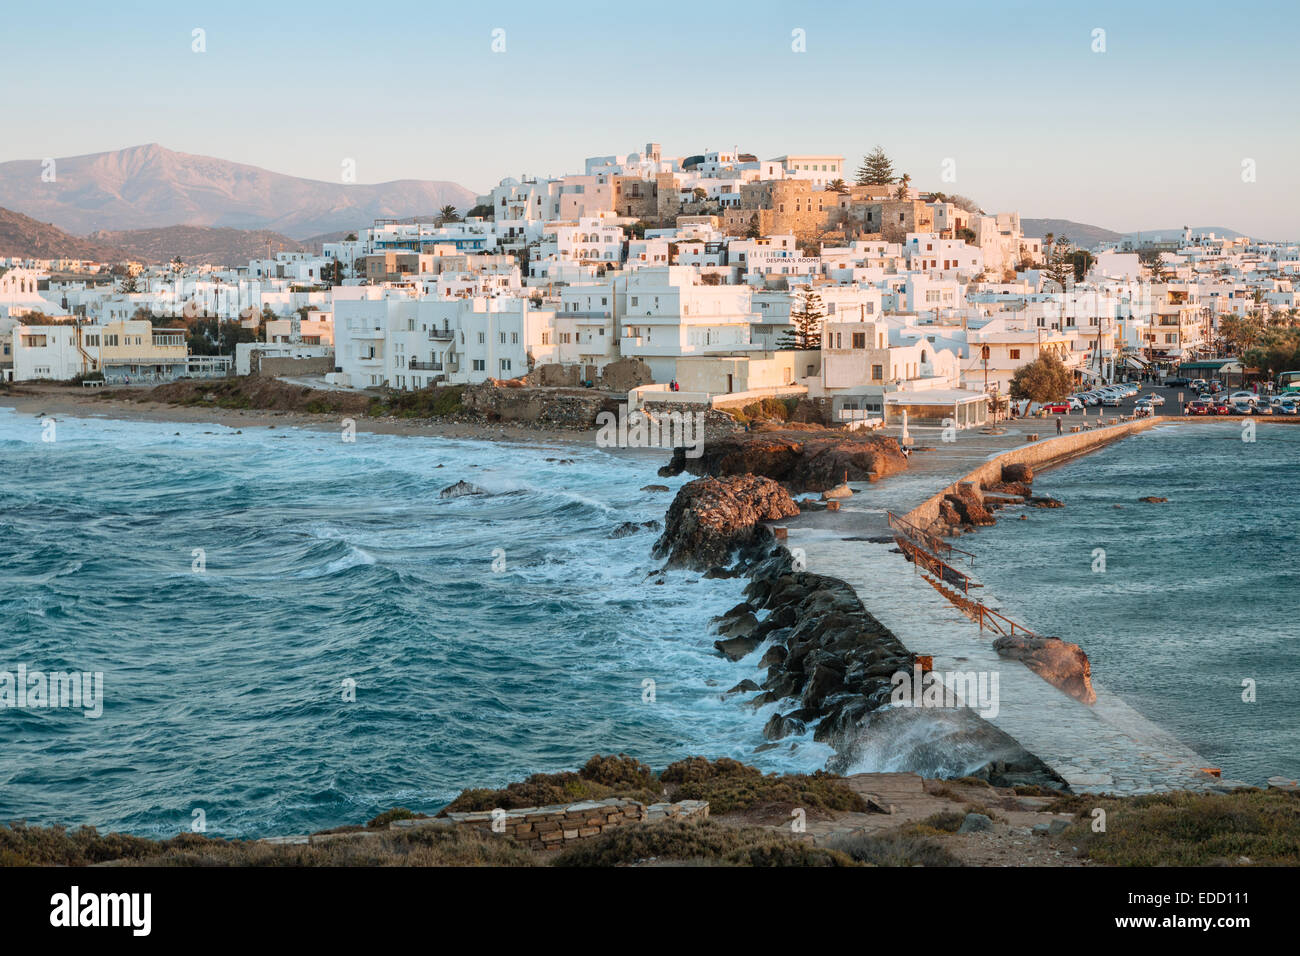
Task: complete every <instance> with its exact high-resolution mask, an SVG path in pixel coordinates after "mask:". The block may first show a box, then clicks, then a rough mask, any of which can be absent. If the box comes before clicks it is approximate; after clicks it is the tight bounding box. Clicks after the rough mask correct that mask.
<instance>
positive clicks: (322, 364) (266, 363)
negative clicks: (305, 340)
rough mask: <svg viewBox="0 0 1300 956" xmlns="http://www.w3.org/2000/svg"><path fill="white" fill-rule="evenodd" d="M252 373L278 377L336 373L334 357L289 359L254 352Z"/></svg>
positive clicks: (320, 356) (321, 356) (319, 356)
mask: <svg viewBox="0 0 1300 956" xmlns="http://www.w3.org/2000/svg"><path fill="white" fill-rule="evenodd" d="M250 358H251V366H252V373H253V374H254V375H267V376H271V377H278V376H281V375H325V374H326V373H328V372H332V371H334V356H333V355H318V356H315V357H312V358H288V357H286V356H277V355H263V354H262V353H261V352H257V351H254V352H253V353H252V355H251V357H250Z"/></svg>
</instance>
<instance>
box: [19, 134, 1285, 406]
mask: <svg viewBox="0 0 1300 956" xmlns="http://www.w3.org/2000/svg"><path fill="white" fill-rule="evenodd" d="M854 166H855V164H853V163H851V162H848V161H847V160H846V158H845V157H843V156H836V155H795V154H789V155H783V156H777V157H774V158H771V159H759V158H757V157H756V156H754V155H751V154H746V153H742V152H737V151H727V150H721V151H713V152H706V153H701V154H697V155H684V156H666V155H664V154H663V152H662V150H661V147H660V146H659V144H657V143H648V144H646V146H645V148H644V149H643V150H642V151H640V152H633V153H628V154H625V155H610V156H596V157H590V158H588V159H586V160H585V162H584V164H583V169H582V171H581V172H579V173H574V174H571V175H564V176H560V177H556V178H542V177H536V178H527V177H524V178H519V179H515V178H507V179H504V180H502V181H501V183H500V184H499V185H497V186H496V187H494V188H493V189H492V190H491V191H490V192H488V193H487V194H485V195H482V196H479V197H478V201H477V204H476V205H475V206H474V207H473V208H470V209H467V210H458V209H456V208H454V207H451V206H447V207H445V208H444V209H443V210H442V211H441V212H440V213H439V214H438V215H437V217H436V218H434V219H432V220H431V221H427V222H424V221H417V222H405V221H404V222H395V221H383V220H380V221H376V222H374V223H373V224H371V225H370V226H369V227H365V226H362V225H361V224H358V229H357V231H356V232H355V233H352V234H349V235H348V236H347V237H346V238H343V239H338V240H335V241H326V242H324V243H323V246H322V249H321V252H320V253H319V254H315V253H311V252H281V253H279V254H276V255H274V256H273V257H269V258H262V259H253V260H251V261H249V262H248V265H247V266H246V267H240V268H233V269H231V268H218V267H214V266H210V265H202V266H191V265H187V264H186V263H185V262H183V261H181V260H180V259H179V258H178V259H175V260H173V261H172V262H170V263H168V264H167V265H165V266H158V265H145V264H142V263H139V262H90V261H84V260H33V259H23V258H11V259H8V260H0V266H3V267H5V269H6V271H5V272H4V273H3V275H0V377H2V378H3V379H4V380H7V381H14V382H43V381H53V382H82V383H86V384H109V385H127V384H130V385H144V384H158V383H165V382H169V381H172V380H175V379H181V378H199V379H204V378H219V377H225V376H228V375H230V374H239V375H248V374H257V373H261V374H264V375H266V374H273V375H277V376H292V377H293V378H294V380H295V381H299V380H309V381H312V382H313V383H316V384H318V385H319V386H320V387H322V388H326V389H334V390H372V389H381V390H382V389H387V390H394V391H398V392H402V391H408V392H409V391H417V390H422V389H427V388H429V387H431V386H447V385H475V384H480V383H486V382H492V381H499V380H512V379H519V378H523V379H524V380H525V381H526V382H527V383H528V384H533V385H538V386H563V387H570V388H571V387H579V386H592V385H599V386H603V387H606V388H609V389H611V390H614V391H619V392H624V391H626V392H628V393H629V400H630V401H631V402H632V403H634V404H635V405H636V406H638V407H640V406H645V405H649V404H653V403H656V402H660V403H668V402H671V403H673V404H674V405H675V406H677V405H697V406H708V405H713V406H715V407H716V406H718V405H719V404H733V405H734V404H738V403H743V402H745V401H750V402H753V401H760V400H762V399H765V398H776V399H791V398H795V399H808V400H811V401H816V402H819V403H821V408H822V409H824V411H825V416H824V417H825V418H826V419H827V420H829V421H847V420H852V419H872V420H883V421H886V422H889V421H893V420H896V418H897V416H898V415H899V414H900V413H901V412H902V411H903V410H906V411H907V412H908V413H909V414H910V416H911V417H912V421H914V422H917V423H918V424H919V423H924V422H939V421H943V420H951V421H952V422H953V423H955V424H956V426H957V427H971V426H976V425H981V424H984V423H985V422H986V421H987V420H988V419H989V418H990V417H991V416H992V414H993V413H994V412H995V411H996V410H998V409H999V408H1001V407H1002V405H1003V399H1004V398H1005V397H1007V396H1008V395H1009V394H1010V392H1011V384H1012V378H1013V376H1014V375H1015V373H1016V372H1017V370H1018V369H1020V368H1022V367H1023V366H1025V365H1027V364H1029V363H1032V362H1035V361H1036V360H1038V359H1039V358H1040V357H1042V356H1052V357H1054V358H1055V359H1058V360H1059V361H1060V362H1061V363H1062V364H1063V365H1064V366H1065V368H1066V369H1067V370H1068V371H1069V373H1070V375H1071V378H1072V381H1073V382H1074V383H1075V384H1078V385H1080V386H1084V385H1090V384H1097V383H1100V382H1104V381H1111V380H1114V379H1115V378H1117V377H1121V376H1123V375H1134V376H1137V375H1144V376H1149V377H1151V378H1158V377H1159V376H1161V375H1163V374H1165V373H1167V372H1170V371H1172V370H1174V369H1177V368H1179V367H1182V366H1186V365H1188V364H1189V363H1193V362H1195V361H1196V360H1198V359H1206V358H1210V357H1215V356H1219V357H1224V356H1238V357H1239V362H1238V365H1239V366H1240V365H1241V362H1243V361H1246V356H1247V353H1248V350H1250V349H1252V348H1255V349H1258V348H1260V347H1264V346H1268V345H1269V344H1270V342H1273V339H1276V334H1274V333H1275V332H1276V330H1277V329H1279V328H1283V329H1291V330H1292V331H1293V327H1294V325H1295V324H1296V316H1297V305H1298V304H1300V303H1297V301H1296V292H1295V280H1296V276H1297V273H1298V272H1300V244H1296V243H1278V242H1262V241H1256V240H1252V239H1250V238H1247V237H1233V238H1226V237H1223V236H1218V235H1215V234H1212V233H1199V232H1194V231H1193V230H1191V229H1184V230H1182V231H1181V233H1179V234H1176V235H1170V236H1167V237H1161V238H1160V239H1153V238H1151V237H1149V236H1145V237H1144V236H1134V237H1131V238H1125V239H1120V240H1114V241H1107V242H1103V243H1101V244H1099V245H1096V246H1094V247H1092V248H1081V247H1077V246H1075V245H1074V244H1073V243H1071V242H1070V241H1069V237H1067V236H1054V235H1051V234H1049V235H1047V236H1045V237H1043V238H1041V239H1040V238H1036V237H1029V236H1026V235H1025V234H1024V233H1023V231H1022V228H1021V222H1020V217H1019V215H1018V214H1017V213H1016V212H1009V211H1004V212H995V211H986V210H983V209H982V208H980V206H979V204H978V202H976V201H975V200H972V199H970V198H967V197H964V196H961V195H957V194H953V193H945V192H941V191H936V190H934V189H929V188H922V187H921V186H919V185H918V184H915V183H913V182H912V179H911V177H910V176H909V175H907V174H905V173H902V172H901V171H899V170H896V169H895V168H894V166H893V163H892V162H891V161H890V159H889V158H888V156H887V155H886V154H885V152H884V151H883V150H881V149H879V148H877V149H876V150H875V151H874V152H872V153H871V154H870V155H868V156H866V157H864V158H863V159H862V161H861V163H860V165H857V167H856V168H854ZM1270 330H1274V332H1270ZM1270 335H1272V336H1273V338H1272V339H1271V338H1270ZM1293 339H1294V336H1293V335H1292V336H1291V338H1288V339H1286V340H1285V341H1283V342H1282V343H1281V344H1280V345H1278V348H1280V349H1281V350H1282V355H1283V358H1282V359H1278V360H1277V361H1279V362H1281V363H1282V364H1283V366H1284V367H1285V366H1286V361H1285V359H1286V356H1287V355H1288V354H1290V353H1288V352H1287V351H1286V349H1287V348H1291V347H1292V346H1293V345H1294V342H1293ZM1273 344H1277V343H1273ZM1252 354H1253V353H1252ZM616 363H618V364H617V365H616ZM1257 364H1261V365H1262V364H1265V363H1264V362H1262V361H1261V362H1258V363H1257ZM612 369H618V370H619V374H617V375H613V374H608V375H607V373H609V372H610V371H611V370H612ZM1274 371H1280V369H1275V370H1274Z"/></svg>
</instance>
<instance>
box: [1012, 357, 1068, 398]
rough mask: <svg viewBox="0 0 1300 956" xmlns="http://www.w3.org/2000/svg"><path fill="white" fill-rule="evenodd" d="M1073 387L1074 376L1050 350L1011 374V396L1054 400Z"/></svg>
mask: <svg viewBox="0 0 1300 956" xmlns="http://www.w3.org/2000/svg"><path fill="white" fill-rule="evenodd" d="M1073 387H1074V376H1073V375H1071V374H1070V370H1069V369H1067V368H1066V367H1065V365H1064V364H1062V362H1061V360H1060V359H1058V358H1057V357H1056V356H1055V355H1053V354H1051V353H1050V352H1048V353H1045V354H1043V355H1040V356H1039V357H1038V358H1036V359H1035V360H1034V361H1032V362H1029V363H1028V364H1025V365H1022V366H1020V368H1018V369H1016V371H1015V374H1014V375H1012V376H1011V397H1012V398H1015V399H1029V401H1031V402H1038V403H1040V404H1041V403H1043V402H1054V401H1057V400H1058V399H1062V398H1065V397H1067V396H1068V395H1069V394H1070V390H1071V389H1072V388H1073Z"/></svg>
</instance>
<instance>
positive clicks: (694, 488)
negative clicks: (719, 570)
mask: <svg viewBox="0 0 1300 956" xmlns="http://www.w3.org/2000/svg"><path fill="white" fill-rule="evenodd" d="M798 513H799V509H798V507H797V506H796V505H795V503H794V500H793V499H792V498H791V497H790V495H789V493H788V492H786V490H785V489H784V488H782V487H781V486H780V485H778V484H777V483H776V482H775V481H773V480H772V479H770V478H761V477H758V476H756V475H731V476H728V477H725V478H699V479H696V480H695V481H690V482H687V483H686V484H685V485H683V486H682V487H681V489H680V490H679V491H678V492H677V496H676V497H675V498H674V499H673V503H672V505H670V506H669V508H668V515H667V517H666V519H665V528H664V533H663V534H662V535H661V536H660V538H659V540H658V541H656V542H655V546H654V552H653V553H654V556H655V557H656V558H667V559H668V567H681V568H691V569H694V570H697V571H705V570H708V569H709V568H712V567H716V566H718V565H723V564H726V563H727V562H728V561H729V560H730V558H731V555H732V554H733V553H734V552H735V551H737V550H741V549H745V548H750V547H755V546H757V545H760V544H762V543H763V542H765V541H770V540H771V532H770V531H767V530H766V529H764V528H762V527H761V526H760V525H759V522H761V521H775V520H778V519H780V518H792V517H794V516H795V515H797V514H798Z"/></svg>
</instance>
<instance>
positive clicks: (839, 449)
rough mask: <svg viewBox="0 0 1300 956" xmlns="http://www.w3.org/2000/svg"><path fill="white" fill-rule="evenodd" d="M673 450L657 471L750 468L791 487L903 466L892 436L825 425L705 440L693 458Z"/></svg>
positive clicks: (820, 486)
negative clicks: (847, 431)
mask: <svg viewBox="0 0 1300 956" xmlns="http://www.w3.org/2000/svg"><path fill="white" fill-rule="evenodd" d="M685 451H686V450H685V449H683V448H678V449H674V451H673V458H672V461H671V462H669V463H668V464H667V465H665V466H664V467H663V468H660V469H659V474H660V475H662V476H670V475H679V474H681V473H682V472H683V471H686V472H689V473H690V474H692V475H710V476H713V477H724V476H727V475H743V474H753V475H762V476H763V477H765V478H771V479H772V480H774V481H779V482H781V483H782V484H784V485H786V486H787V487H788V488H790V489H791V490H792V491H795V492H799V491H826V490H828V489H830V488H834V487H836V486H838V485H840V484H843V483H844V481H845V480H846V479H847V480H848V481H875V480H876V479H878V478H883V477H885V476H887V475H893V474H897V473H898V472H900V471H903V470H905V469H906V468H907V459H906V458H905V457H903V452H902V449H900V448H899V447H898V441H897V439H894V438H888V437H885V436H881V435H853V434H845V433H843V432H832V431H826V430H821V429H817V430H810V431H807V432H803V431H775V430H774V431H759V432H746V433H741V434H736V435H725V436H719V437H718V438H717V439H714V440H711V441H707V442H706V443H705V446H704V453H703V455H701V456H700V457H699V458H687V457H686V454H685Z"/></svg>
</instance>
